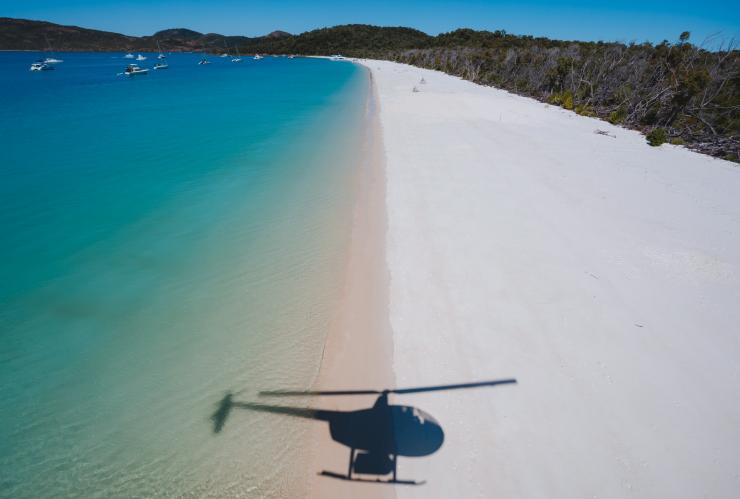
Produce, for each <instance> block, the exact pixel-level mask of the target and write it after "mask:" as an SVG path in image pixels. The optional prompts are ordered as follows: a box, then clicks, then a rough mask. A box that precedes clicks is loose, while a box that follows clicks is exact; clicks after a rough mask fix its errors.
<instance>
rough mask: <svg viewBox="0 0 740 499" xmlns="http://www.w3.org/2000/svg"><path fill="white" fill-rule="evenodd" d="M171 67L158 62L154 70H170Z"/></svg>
mask: <svg viewBox="0 0 740 499" xmlns="http://www.w3.org/2000/svg"><path fill="white" fill-rule="evenodd" d="M169 67H170V66H169V64H167V63H166V62H158V63H157V64H155V65H154V69H168V68H169Z"/></svg>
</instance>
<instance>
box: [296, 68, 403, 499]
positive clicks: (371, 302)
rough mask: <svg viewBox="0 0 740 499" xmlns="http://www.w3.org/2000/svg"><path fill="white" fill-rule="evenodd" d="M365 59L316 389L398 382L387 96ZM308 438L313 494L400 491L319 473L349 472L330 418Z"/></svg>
mask: <svg viewBox="0 0 740 499" xmlns="http://www.w3.org/2000/svg"><path fill="white" fill-rule="evenodd" d="M358 66H359V68H360V69H361V70H362V71H366V72H367V74H366V77H367V78H368V90H367V102H366V123H367V125H366V127H365V130H364V132H363V133H364V134H365V138H364V140H363V146H362V150H361V151H358V155H357V158H358V162H359V163H358V164H357V165H356V166H355V168H356V169H357V171H356V174H355V175H354V178H353V182H352V189H353V191H354V193H355V195H354V199H355V201H354V203H353V208H352V210H353V213H352V226H351V229H350V239H349V243H348V248H347V254H346V259H345V262H344V272H343V274H344V275H343V279H342V281H343V285H342V293H341V296H340V297H339V302H338V303H337V306H336V312H335V313H334V314H333V318H332V320H331V323H330V325H329V331H328V333H327V336H326V339H325V343H324V350H323V353H322V359H321V365H320V367H319V371H318V375H317V377H316V379H315V381H314V383H313V385H312V389H314V390H322V389H323V390H337V389H382V388H385V387H392V386H393V385H394V378H395V376H394V373H393V360H392V352H393V346H392V338H391V329H390V322H389V315H388V286H389V274H388V269H387V266H386V260H385V234H386V228H387V225H386V224H387V221H386V207H385V188H386V186H385V165H384V163H385V158H384V154H385V153H384V149H383V145H382V137H383V136H382V130H381V125H380V115H379V105H380V102H379V98H378V94H377V86H376V84H375V81H374V78H373V75H372V72H371V71H370V69H369V68H367V67H366V66H364V65H359V64H358ZM374 400H375V397H374V396H351V397H316V398H313V399H311V400H310V401H309V404H310V406H311V407H321V408H324V409H334V410H355V409H360V408H366V407H370V406H371V405H372V403H373V402H374ZM309 443H310V446H309V448H310V452H309V459H308V462H307V463H306V464H307V472H308V474H309V475H308V492H307V494H306V496H307V497H316V498H325V497H350V496H351V497H354V498H358V499H361V498H363V497H382V498H392V497H395V494H394V491H393V489H392V488H391V487H384V488H383V490H378V489H376V488H374V487H357V484H356V483H352V482H344V481H340V480H334V479H331V478H326V477H321V476H319V475H318V473H319V472H320V471H321V470H330V471H335V472H339V473H344V472H346V469H347V464H348V461H349V449H348V448H346V447H344V446H343V445H340V444H338V443H336V442H334V441H333V440H332V439H331V436H330V435H329V428H328V426H327V425H326V424H325V423H322V424H314V425H312V427H311V428H310V429H309Z"/></svg>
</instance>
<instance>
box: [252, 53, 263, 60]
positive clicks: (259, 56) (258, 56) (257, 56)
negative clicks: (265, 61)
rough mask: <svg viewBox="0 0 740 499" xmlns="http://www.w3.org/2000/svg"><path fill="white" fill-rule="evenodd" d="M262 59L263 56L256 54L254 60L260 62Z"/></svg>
mask: <svg viewBox="0 0 740 499" xmlns="http://www.w3.org/2000/svg"><path fill="white" fill-rule="evenodd" d="M260 59H262V56H261V55H259V54H254V60H255V61H259V60H260Z"/></svg>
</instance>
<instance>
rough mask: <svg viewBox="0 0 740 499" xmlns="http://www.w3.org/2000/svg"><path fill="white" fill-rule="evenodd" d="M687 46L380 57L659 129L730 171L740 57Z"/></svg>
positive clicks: (550, 44) (480, 45) (528, 44)
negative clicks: (726, 163)
mask: <svg viewBox="0 0 740 499" xmlns="http://www.w3.org/2000/svg"><path fill="white" fill-rule="evenodd" d="M688 37H689V35H688V33H683V34H682V35H681V37H680V39H679V41H678V42H677V43H675V44H671V43H668V42H663V43H660V44H658V45H651V44H647V43H646V44H639V45H638V44H630V45H624V44H621V43H589V42H558V41H553V40H547V39H536V38H531V37H514V36H511V35H506V34H504V33H502V32H499V33H491V34H488V35H487V36H481V35H470V34H468V33H466V34H465V36H463V37H460V36H455V35H453V36H447V37H445V38H443V39H444V40H445V41H446V43H445V44H444V45H441V46H433V47H428V48H418V49H408V50H399V51H395V52H393V53H388V54H385V57H386V58H389V59H392V60H394V61H398V62H404V63H408V64H412V65H415V66H420V67H424V68H430V69H437V70H440V71H444V72H446V73H449V74H453V75H457V76H461V77H463V78H465V79H468V80H471V81H474V82H477V83H481V84H484V85H492V86H496V87H499V88H503V89H506V90H509V91H512V92H515V93H518V94H522V95H527V96H530V97H534V98H536V99H539V100H541V101H543V102H549V103H551V104H555V105H559V106H562V107H563V108H565V109H572V110H575V111H576V112H577V113H578V114H582V115H586V116H597V117H600V118H603V119H606V120H608V121H610V122H611V123H614V124H619V125H622V126H625V127H627V128H633V129H638V130H641V131H643V132H645V133H650V132H651V131H652V130H658V129H660V130H663V131H664V132H665V133H666V134H667V136H670V137H672V138H676V139H681V140H680V141H673V142H674V143H678V142H682V143H685V144H686V145H688V146H690V147H691V148H693V149H696V150H699V151H702V152H705V153H708V154H712V155H714V156H719V157H724V158H726V159H730V160H733V161H737V158H738V153H739V152H740V148H739V143H738V131H739V129H740V114H739V113H738V111H739V110H740V89H739V88H738V76H740V59H739V58H738V53H739V52H738V51H737V50H735V49H734V46H733V44H730V45H729V46H725V47H722V48H720V49H719V50H717V51H707V50H704V49H702V48H700V47H697V46H695V45H692V44H690V43H688ZM460 43H468V45H459V44H460ZM666 140H667V137H666ZM664 141H665V140H664Z"/></svg>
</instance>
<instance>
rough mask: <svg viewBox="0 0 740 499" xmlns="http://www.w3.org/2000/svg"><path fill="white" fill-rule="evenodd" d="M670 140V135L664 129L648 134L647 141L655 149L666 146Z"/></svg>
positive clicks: (656, 129)
mask: <svg viewBox="0 0 740 499" xmlns="http://www.w3.org/2000/svg"><path fill="white" fill-rule="evenodd" d="M666 140H668V133H667V132H666V131H665V129H664V128H655V129H653V130H652V131H651V132H650V133H649V134H647V141H648V144H650V145H651V146H653V147H657V146H659V145H661V144H664V143H665V141H666Z"/></svg>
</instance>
